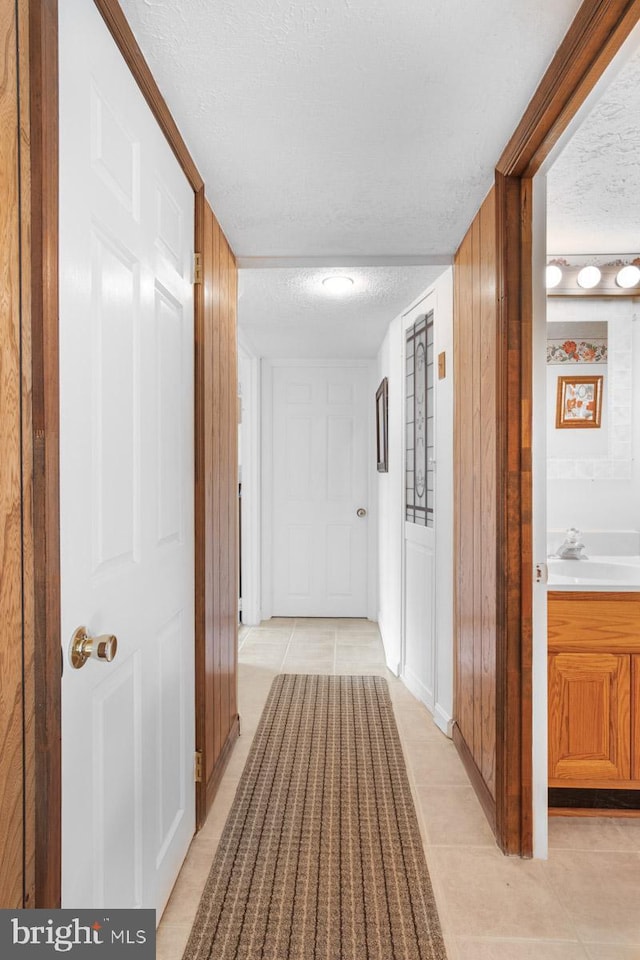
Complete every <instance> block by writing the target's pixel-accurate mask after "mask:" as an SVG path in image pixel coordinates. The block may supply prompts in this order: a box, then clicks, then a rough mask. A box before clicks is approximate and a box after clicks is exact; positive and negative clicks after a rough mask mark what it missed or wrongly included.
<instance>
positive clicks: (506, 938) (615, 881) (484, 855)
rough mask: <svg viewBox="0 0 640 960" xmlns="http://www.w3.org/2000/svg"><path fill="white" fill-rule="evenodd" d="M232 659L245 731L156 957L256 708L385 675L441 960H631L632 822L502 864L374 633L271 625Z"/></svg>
mask: <svg viewBox="0 0 640 960" xmlns="http://www.w3.org/2000/svg"><path fill="white" fill-rule="evenodd" d="M239 661H240V663H239V678H240V679H239V696H240V714H241V718H242V735H241V737H240V740H239V741H238V743H237V745H236V747H235V750H234V753H233V755H232V757H231V760H230V762H229V765H228V767H227V770H226V772H225V775H224V778H223V780H222V783H221V786H220V788H219V791H218V794H217V797H216V800H215V802H214V805H213V808H212V810H211V813H210V815H209V818H208V820H207V822H206V824H205V826H204V827H203V829H202V830H201V831H200V833H199V834H198V835H197V836H196V837H195V839H194V841H193V843H192V844H191V849H190V851H189V855H188V857H187V860H186V862H185V865H184V867H183V869H182V872H181V874H180V876H179V878H178V881H177V883H176V886H175V888H174V891H173V894H172V897H171V899H170V901H169V904H168V906H167V909H166V911H165V914H164V917H163V920H162V923H161V925H160V927H159V930H158V948H157V958H158V960H180V958H181V956H182V951H183V948H184V945H185V943H186V940H187V936H188V934H189V930H190V928H191V923H192V921H193V917H194V915H195V911H196V908H197V905H198V900H199V897H200V894H201V891H202V888H203V886H204V882H205V880H206V877H207V874H208V872H209V868H210V865H211V861H212V858H213V855H214V853H215V850H216V846H217V843H218V840H219V837H220V835H221V833H222V829H223V826H224V822H225V818H226V816H227V812H228V810H229V808H230V806H231V803H232V801H233V797H234V794H235V790H236V786H237V784H238V780H239V777H240V775H241V772H242V768H243V766H244V762H245V759H246V757H247V754H248V752H249V748H250V746H251V740H252V737H253V734H254V732H255V730H256V727H257V725H258V721H259V719H260V715H261V712H262V708H263V705H264V702H265V700H266V697H267V694H268V692H269V689H270V686H271V683H272V681H273V678H274V676H276V674H278V673H282V672H285V673H323V674H379V675H381V676H384V677H386V678H387V680H388V683H389V689H390V692H391V697H392V700H393V703H394V709H395V713H396V720H397V724H398V728H399V731H400V736H401V739H402V744H403V748H404V752H405V758H406V762H407V769H408V773H409V778H410V781H411V785H412V789H413V794H414V800H415V804H416V809H417V813H418V819H419V821H420V825H421V829H422V836H423V841H424V845H425V853H426V857H427V862H428V865H429V870H430V873H431V879H432V882H433V887H434V891H435V895H436V899H437V902H438V908H439V912H440V920H441V923H442V927H443V931H444V936H445V940H446V944H447V951H448V956H449V960H640V918H639V915H638V910H637V904H638V902H640V824H639V823H638V821H633V820H582V819H579V818H577V819H571V818H563V819H552V820H551V823H550V848H551V851H550V859H549V861H547V862H541V861H524V860H518V859H511V858H505V857H503V855H502V854H501V853H500V851H499V850H498V849H497V847H496V844H495V842H494V839H493V835H492V833H491V831H490V829H489V826H488V824H487V822H486V820H485V818H484V815H483V813H482V810H481V809H480V806H479V803H478V800H477V799H476V796H475V793H474V791H473V789H472V787H471V785H470V784H469V781H468V778H467V776H466V773H465V771H464V769H463V767H462V764H461V762H460V760H459V759H458V755H457V752H456V750H455V748H454V746H453V744H452V743H451V741H450V740H448V739H447V738H446V737H445V736H443V734H442V733H441V732H440V730H439V729H438V728H437V727H436V726H435V725H434V723H433V722H432V720H431V717H430V715H429V714H428V712H427V711H426V710H425V709H424V708H423V707H422V705H421V704H419V703H418V701H417V700H416V699H415V698H414V697H413V696H412V695H411V694H410V693H409V692H408V690H407V689H406V687H405V686H404V684H403V683H402V682H401V681H399V680H398V679H396V678H395V677H393V675H392V674H391V673H389V671H388V670H387V669H386V667H385V664H384V654H383V648H382V643H381V640H380V635H379V633H378V628H377V626H376V624H374V623H371V622H369V621H365V620H293V619H278V618H274V619H272V620H270V621H268V622H266V623H263V624H262V625H261V626H260V627H253V628H249V629H247V628H242V629H241V633H240V650H239ZM265 960H267V958H265ZM269 960H270V958H269ZM290 960H296V958H294V957H292V958H290ZM390 960H391V958H390ZM398 960H401V958H398Z"/></svg>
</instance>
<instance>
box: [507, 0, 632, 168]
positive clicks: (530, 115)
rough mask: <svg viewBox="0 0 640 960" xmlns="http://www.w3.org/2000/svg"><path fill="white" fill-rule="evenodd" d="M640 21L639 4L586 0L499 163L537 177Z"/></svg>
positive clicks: (625, 0)
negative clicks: (536, 174) (541, 167)
mask: <svg viewBox="0 0 640 960" xmlns="http://www.w3.org/2000/svg"><path fill="white" fill-rule="evenodd" d="M639 19H640V2H638V0H584V3H583V4H582V6H581V7H580V9H579V11H578V13H577V15H576V17H575V19H574V21H573V23H572V24H571V26H570V28H569V30H568V32H567V34H566V36H565V38H564V40H563V41H562V43H561V44H560V46H559V47H558V50H557V52H556V55H555V56H554V58H553V60H552V61H551V63H550V65H549V67H548V69H547V71H546V73H545V75H544V77H543V78H542V80H541V82H540V84H539V86H538V89H537V90H536V92H535V94H534V96H533V98H532V100H531V102H530V104H529V106H528V107H527V109H526V110H525V113H524V116H523V117H522V120H521V121H520V123H519V124H518V126H517V128H516V130H515V133H514V134H513V136H512V137H511V139H510V140H509V143H508V144H507V146H506V147H505V150H504V152H503V154H502V156H501V157H500V160H499V161H498V164H497V166H496V170H497V172H498V173H500V174H501V175H502V176H512V177H520V176H526V177H532V176H533V175H534V174H535V173H536V172H537V170H539V168H540V166H541V164H542V163H543V162H544V160H545V159H546V158H547V156H548V155H549V153H550V151H551V150H552V148H553V147H554V145H555V144H556V143H557V142H558V139H559V137H560V136H561V135H562V133H564V131H565V130H566V128H567V126H568V125H569V123H570V122H571V120H572V119H573V117H574V116H575V114H576V113H577V111H578V109H579V108H580V107H581V106H582V104H583V103H584V101H585V99H586V98H587V96H588V95H589V93H591V91H592V90H593V88H594V86H595V84H596V83H597V81H598V80H599V79H600V77H601V76H602V74H603V72H604V70H605V69H606V68H607V67H608V66H609V64H610V63H611V61H612V60H613V58H614V56H615V55H616V53H617V52H618V50H619V49H620V47H621V46H622V44H623V43H624V41H625V40H626V39H627V37H628V36H629V34H630V33H631V31H632V30H633V28H634V27H635V25H636V23H637V22H638V20H639Z"/></svg>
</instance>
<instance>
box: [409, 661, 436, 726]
mask: <svg viewBox="0 0 640 960" xmlns="http://www.w3.org/2000/svg"><path fill="white" fill-rule="evenodd" d="M402 681H403V683H404V685H405V687H406V688H407V690H408V691H409V692H410V693H412V694H413V695H414V697H416V698H417V699H418V700H419V701H420V703H422V704H424V706H425V707H426V708H427V710H428V711H429V713H431V714H433V693H432V691H430V690H428V689H427V687H425V685H424V684H423V683H422V681H421V680H420V678H419V677H417V676H416V675H415V673H413V671H412V670H410V669H409V668H407V667H405V668H404V673H403V674H402Z"/></svg>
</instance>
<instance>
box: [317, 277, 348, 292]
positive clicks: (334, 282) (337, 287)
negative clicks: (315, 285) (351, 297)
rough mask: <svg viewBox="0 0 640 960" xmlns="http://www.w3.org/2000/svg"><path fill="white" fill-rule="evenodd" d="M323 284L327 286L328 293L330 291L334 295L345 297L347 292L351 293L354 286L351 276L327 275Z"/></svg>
mask: <svg viewBox="0 0 640 960" xmlns="http://www.w3.org/2000/svg"><path fill="white" fill-rule="evenodd" d="M322 286H323V287H324V288H325V290H326V291H327V293H330V294H331V295H332V296H334V297H343V296H344V295H345V294H347V293H350V291H351V289H352V287H353V280H352V279H351V277H344V276H338V277H325V278H324V280H323V281H322Z"/></svg>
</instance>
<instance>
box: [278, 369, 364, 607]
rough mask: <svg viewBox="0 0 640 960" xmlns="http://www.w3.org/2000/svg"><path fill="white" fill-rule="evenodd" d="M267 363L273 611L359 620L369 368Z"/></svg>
mask: <svg viewBox="0 0 640 960" xmlns="http://www.w3.org/2000/svg"><path fill="white" fill-rule="evenodd" d="M272 369H273V372H272V396H271V403H272V431H273V436H272V503H273V512H272V517H273V522H272V542H271V556H272V563H271V570H270V573H271V578H272V610H271V612H272V613H273V614H274V615H276V616H290V617H293V616H298V617H302V616H304V617H366V616H367V582H368V578H367V542H368V532H369V520H368V499H367V494H368V482H367V477H368V464H367V455H368V443H367V430H368V410H367V404H368V403H371V404H373V399H372V398H371V397H369V396H368V392H367V391H368V369H367V367H366V366H362V365H355V364H354V365H347V364H346V363H344V364H342V365H335V364H331V362H330V361H327V363H326V364H319V363H317V364H313V363H311V364H305V363H303V362H300V363H298V364H285V365H279V364H274V366H273V368H272ZM358 510H360V511H365V513H364V515H361V516H358Z"/></svg>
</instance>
